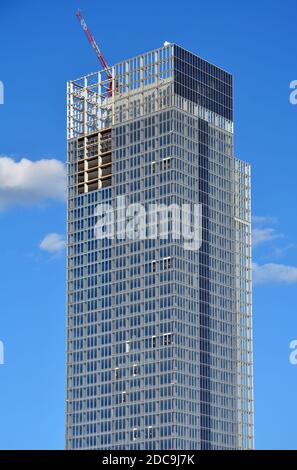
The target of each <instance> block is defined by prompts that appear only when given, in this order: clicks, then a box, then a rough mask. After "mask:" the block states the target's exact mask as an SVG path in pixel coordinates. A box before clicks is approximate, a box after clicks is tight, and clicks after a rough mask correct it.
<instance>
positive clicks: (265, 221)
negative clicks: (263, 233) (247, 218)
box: [252, 215, 277, 225]
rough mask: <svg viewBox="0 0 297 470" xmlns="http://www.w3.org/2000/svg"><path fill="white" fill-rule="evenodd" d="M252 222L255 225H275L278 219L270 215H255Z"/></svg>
mask: <svg viewBox="0 0 297 470" xmlns="http://www.w3.org/2000/svg"><path fill="white" fill-rule="evenodd" d="M252 222H253V224H254V225H275V224H276V223H277V218H276V217H271V216H269V215H253V217H252Z"/></svg>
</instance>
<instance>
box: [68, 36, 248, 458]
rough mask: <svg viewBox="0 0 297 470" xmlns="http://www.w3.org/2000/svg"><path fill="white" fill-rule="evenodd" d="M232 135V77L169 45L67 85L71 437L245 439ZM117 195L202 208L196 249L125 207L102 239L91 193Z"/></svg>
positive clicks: (240, 445)
mask: <svg viewBox="0 0 297 470" xmlns="http://www.w3.org/2000/svg"><path fill="white" fill-rule="evenodd" d="M111 77H112V78H111ZM233 137H234V135H233V80H232V76H231V75H230V74H229V73H227V72H225V71H224V70H222V69H220V68H218V67H216V66H214V65H212V64H210V63H208V62H206V61H205V60H203V59H201V58H199V57H197V56H196V55H194V54H192V53H190V52H188V51H186V50H185V49H183V48H181V47H179V46H177V45H174V44H168V43H165V44H164V46H163V47H161V48H159V49H156V50H153V51H151V52H148V53H145V54H142V55H140V56H137V57H134V58H132V59H129V60H125V61H123V62H121V63H119V64H117V65H114V66H113V67H111V68H110V70H109V71H108V73H106V71H101V72H96V73H93V74H90V75H86V76H85V77H82V78H80V79H78V80H73V81H70V82H69V83H68V159H67V168H68V198H67V199H68V219H67V225H68V254H67V273H68V276H67V277H68V278H67V286H68V287H67V410H66V411H67V418H66V421H67V422H66V447H67V448H68V449H82V448H85V449H197V450H198V449H251V448H253V380H252V302H251V234H250V232H251V214H250V167H249V165H248V164H247V163H245V162H242V161H240V160H238V159H236V158H235V156H234V144H233ZM119 198H121V200H123V199H124V201H125V204H126V206H125V207H131V205H135V204H141V205H142V206H143V207H147V206H148V205H150V204H156V205H163V206H164V207H165V206H166V207H171V206H172V205H175V207H181V206H182V205H185V204H188V205H189V206H190V207H192V206H194V205H200V207H201V212H202V218H201V227H200V228H201V236H202V240H201V241H202V243H201V246H200V245H199V249H187V248H185V245H184V240H182V237H180V239H178V237H173V236H172V234H169V235H168V237H167V238H165V237H161V236H157V237H152V236H149V235H148V231H146V232H145V235H144V236H142V237H141V238H138V239H137V238H133V237H131V236H128V235H127V232H125V228H123V226H124V219H125V216H126V212H125V211H126V208H125V209H124V212H123V211H122V212H121V215H120V216H118V218H117V222H116V221H115V218H113V217H109V219H108V220H109V224H107V226H106V227H105V230H106V237H101V238H100V237H99V238H98V236H96V225H97V223H98V218H99V219H100V217H101V215H102V213H101V212H100V210H99V211H98V205H101V206H100V207H101V208H102V204H105V206H106V207H108V206H110V207H116V206H117V201H118V200H119ZM132 207H133V206H132ZM99 215H100V217H99ZM117 215H118V213H117ZM119 217H120V219H119ZM173 219H174V213H173V211H172V212H171V213H170V214H169V220H168V224H169V226H170V227H172V226H173V225H174V220H173ZM119 220H120V222H119ZM191 220H192V219H191ZM117 224H119V225H120V226H121V231H120V236H119V233H115V232H116V231H115V230H114V228H115V225H117ZM113 232H114V236H111V235H112V233H113Z"/></svg>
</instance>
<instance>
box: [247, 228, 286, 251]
mask: <svg viewBox="0 0 297 470" xmlns="http://www.w3.org/2000/svg"><path fill="white" fill-rule="evenodd" d="M283 237H284V236H283V234H282V233H279V232H277V231H276V230H275V229H274V228H254V229H253V232H252V241H253V246H254V247H255V246H258V245H261V244H263V243H267V242H270V241H272V240H278V239H279V238H283Z"/></svg>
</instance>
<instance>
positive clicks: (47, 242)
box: [39, 233, 65, 253]
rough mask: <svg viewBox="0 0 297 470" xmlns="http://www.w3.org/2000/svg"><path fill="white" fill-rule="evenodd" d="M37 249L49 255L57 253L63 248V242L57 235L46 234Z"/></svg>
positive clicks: (60, 236)
mask: <svg viewBox="0 0 297 470" xmlns="http://www.w3.org/2000/svg"><path fill="white" fill-rule="evenodd" d="M39 248H40V249H41V250H44V251H48V252H49V253H59V252H60V251H62V250H64V248H65V240H64V238H63V237H62V235H59V234H58V233H48V234H47V235H46V236H45V237H44V239H43V240H42V242H41V243H40V245H39Z"/></svg>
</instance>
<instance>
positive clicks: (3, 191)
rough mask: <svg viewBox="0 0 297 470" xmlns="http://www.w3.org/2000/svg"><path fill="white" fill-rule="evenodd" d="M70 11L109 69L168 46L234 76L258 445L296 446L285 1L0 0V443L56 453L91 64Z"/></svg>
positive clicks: (296, 323)
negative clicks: (80, 17)
mask: <svg viewBox="0 0 297 470" xmlns="http://www.w3.org/2000/svg"><path fill="white" fill-rule="evenodd" d="M77 7H79V8H81V9H82V11H83V13H84V15H85V17H86V19H87V22H88V23H89V26H90V28H91V30H92V31H93V33H94V35H95V36H96V39H97V41H98V43H99V44H100V46H101V47H102V50H103V52H104V54H105V56H106V58H107V60H108V62H109V63H110V64H112V63H115V62H117V61H120V60H122V59H124V58H126V57H130V56H134V55H136V54H138V53H141V52H143V51H147V50H150V49H153V48H155V47H159V46H161V45H162V44H163V42H164V41H165V40H167V41H171V42H176V43H178V44H180V45H181V46H184V47H185V48H186V49H189V50H191V51H193V52H195V53H197V54H198V55H201V56H202V57H203V58H205V59H207V60H209V61H210V62H213V63H215V64H217V65H218V66H221V67H223V68H224V69H226V70H228V71H230V72H232V73H233V74H234V77H235V132H236V155H237V156H238V157H240V158H242V159H244V160H247V161H249V162H250V163H251V164H252V175H253V180H252V182H253V214H254V216H255V223H254V229H255V237H254V241H255V243H254V245H255V246H254V250H253V255H254V263H255V288H254V341H255V342H254V359H255V424H256V446H257V448H259V449H262V448H265V449H286V448H288V449H297V430H296V421H297V405H296V388H297V366H293V365H292V364H291V363H290V361H289V355H290V350H289V343H290V342H291V341H292V340H294V339H297V314H296V313H297V312H296V298H297V296H296V291H297V236H296V228H297V227H296V225H297V222H296V202H297V201H296V199H297V198H296V172H297V164H296V148H297V140H296V135H297V133H296V125H297V106H293V105H292V104H290V102H289V94H290V90H289V84H290V82H291V81H292V80H297V67H296V18H297V15H296V14H297V4H296V2H295V1H294V0H282V1H279V0H278V1H274V2H270V1H267V0H262V1H261V2H259V1H256V0H250V1H249V2H246V3H245V4H244V2H238V1H235V0H234V1H230V0H226V1H225V2H221V1H219V0H213V1H212V2H205V1H204V2H202V1H200V0H198V1H197V0H196V1H185V2H182V3H180V2H173V1H167V0H165V1H162V2H160V1H155V0H152V1H150V2H136V1H127V2H119V1H114V2H112V4H110V3H100V2H98V1H95V0H81V1H80V2H78V1H75V0H73V1H67V2H66V1H64V2H61V1H57V0H52V1H51V2H40V1H35V0H28V1H26V2H23V1H21V0H9V1H8V0H3V1H2V2H1V15H0V44H1V46H0V80H1V81H2V82H3V83H4V89H5V93H4V94H5V96H4V98H5V100H4V104H3V105H0V227H1V230H0V243H1V270H0V276H1V278H0V286H1V287H0V341H2V342H3V344H4V353H5V358H4V359H5V364H4V365H0V416H1V429H0V448H1V449H13V448H18V449H39V448H41V449H53V448H63V434H64V430H63V425H64V416H63V411H64V385H65V380H64V377H65V370H64V359H65V345H64V335H65V260H64V258H65V253H64V251H63V238H64V232H65V203H64V197H63V185H64V166H63V162H65V153H66V131H65V128H66V122H65V112H66V111H65V100H66V94H65V91H66V81H67V80H68V79H72V78H76V77H79V76H81V75H83V74H85V73H88V72H91V71H95V70H96V69H97V68H98V63H97V59H96V56H95V54H94V52H93V51H92V49H91V47H90V46H89V44H88V42H87V40H86V38H85V37H84V35H83V32H82V31H81V29H80V26H79V24H78V22H77V20H76V18H75V11H76V9H77ZM22 159H23V160H22ZM24 159H25V160H24ZM41 160H45V161H43V162H41ZM61 162H62V163H61ZM8 180H9V181H11V184H8V183H7V181H8Z"/></svg>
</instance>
